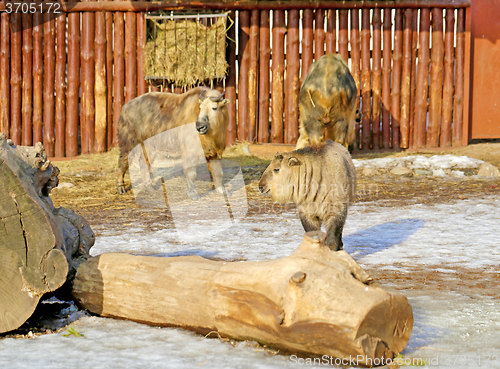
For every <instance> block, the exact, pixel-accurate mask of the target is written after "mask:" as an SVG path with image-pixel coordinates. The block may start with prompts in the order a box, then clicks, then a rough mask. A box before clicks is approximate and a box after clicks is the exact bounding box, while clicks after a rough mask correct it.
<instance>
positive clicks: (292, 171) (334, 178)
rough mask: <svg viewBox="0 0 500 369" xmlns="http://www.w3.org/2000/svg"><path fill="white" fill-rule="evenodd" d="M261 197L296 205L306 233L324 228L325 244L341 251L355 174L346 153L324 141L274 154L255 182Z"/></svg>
mask: <svg viewBox="0 0 500 369" xmlns="http://www.w3.org/2000/svg"><path fill="white" fill-rule="evenodd" d="M259 190H260V192H262V193H270V194H271V196H272V198H273V200H274V201H276V202H279V203H287V202H294V203H295V204H297V207H298V211H299V217H300V221H301V222H302V226H303V227H304V230H305V231H306V232H310V231H316V230H320V229H321V224H324V226H325V228H326V233H327V235H326V240H325V243H326V244H327V245H328V246H329V247H330V248H331V249H332V250H334V251H337V250H341V249H342V247H343V243H342V230H343V228H344V224H345V220H346V217H347V209H348V207H349V205H350V204H351V203H352V202H353V201H354V194H355V192H356V170H355V168H354V165H353V163H352V160H351V156H350V155H349V152H348V151H347V149H346V148H345V147H344V146H342V145H341V144H339V143H336V142H332V141H331V140H327V141H326V142H322V143H320V144H317V145H312V146H307V147H304V148H302V149H299V150H295V151H292V152H289V153H285V154H282V155H280V154H277V155H276V156H275V157H274V159H273V161H272V162H271V164H269V166H268V167H267V169H266V170H265V172H264V174H262V178H261V180H260V182H259Z"/></svg>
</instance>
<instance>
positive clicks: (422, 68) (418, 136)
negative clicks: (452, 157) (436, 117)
mask: <svg viewBox="0 0 500 369" xmlns="http://www.w3.org/2000/svg"><path fill="white" fill-rule="evenodd" d="M429 28H430V10H429V9H422V10H421V11H420V37H419V58H418V67H417V88H416V92H415V122H414V124H415V146H416V147H417V148H421V147H425V136H426V135H425V133H426V132H425V127H426V121H427V97H428V92H427V91H428V81H429Z"/></svg>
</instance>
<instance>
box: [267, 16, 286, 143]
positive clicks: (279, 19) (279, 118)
mask: <svg viewBox="0 0 500 369" xmlns="http://www.w3.org/2000/svg"><path fill="white" fill-rule="evenodd" d="M272 33H273V35H272V37H273V39H272V45H273V50H272V61H271V73H272V81H271V114H272V116H271V142H272V143H283V142H284V125H283V113H284V98H283V96H284V92H285V89H284V74H285V33H286V28H285V12H284V11H283V10H273V31H272Z"/></svg>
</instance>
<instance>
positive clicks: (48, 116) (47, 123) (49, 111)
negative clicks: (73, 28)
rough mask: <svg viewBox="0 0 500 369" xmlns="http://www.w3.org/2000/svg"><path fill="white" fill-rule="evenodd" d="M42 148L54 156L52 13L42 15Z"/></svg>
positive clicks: (53, 33) (53, 41) (53, 22)
mask: <svg viewBox="0 0 500 369" xmlns="http://www.w3.org/2000/svg"><path fill="white" fill-rule="evenodd" d="M43 21H44V25H43V45H44V49H45V50H44V55H43V56H44V63H43V64H44V65H43V76H44V77H43V147H44V148H45V152H46V153H47V156H54V142H55V132H54V87H55V71H56V69H55V67H56V63H55V61H56V55H55V46H56V45H55V44H56V40H55V36H56V32H55V19H54V14H53V13H45V14H44V15H43Z"/></svg>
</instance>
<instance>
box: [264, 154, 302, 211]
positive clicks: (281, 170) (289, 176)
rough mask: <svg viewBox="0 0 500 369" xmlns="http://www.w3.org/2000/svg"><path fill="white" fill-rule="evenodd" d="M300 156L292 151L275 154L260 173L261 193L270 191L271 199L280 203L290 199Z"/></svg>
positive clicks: (296, 176)
mask: <svg viewBox="0 0 500 369" xmlns="http://www.w3.org/2000/svg"><path fill="white" fill-rule="evenodd" d="M301 164H302V162H301V160H300V158H299V157H298V156H297V155H295V154H294V153H293V152H292V153H285V154H276V156H275V157H274V159H273V161H272V162H271V164H269V166H268V167H267V169H266V170H265V171H264V173H263V174H262V178H261V179H260V182H259V190H260V192H261V193H270V194H271V196H272V198H273V200H274V201H276V202H280V203H285V202H290V201H292V197H293V194H294V187H295V182H296V180H297V178H298V168H299V166H300V165H301Z"/></svg>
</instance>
